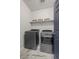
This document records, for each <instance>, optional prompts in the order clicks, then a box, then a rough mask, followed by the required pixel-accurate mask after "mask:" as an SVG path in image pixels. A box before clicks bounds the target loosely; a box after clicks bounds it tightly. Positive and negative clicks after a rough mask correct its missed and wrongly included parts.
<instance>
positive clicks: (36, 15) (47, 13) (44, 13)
mask: <svg viewBox="0 0 79 59" xmlns="http://www.w3.org/2000/svg"><path fill="white" fill-rule="evenodd" d="M32 18H33V19H40V18H42V19H43V18H51V20H53V19H54V10H53V7H52V8H46V9H40V10H37V11H34V12H32Z"/></svg>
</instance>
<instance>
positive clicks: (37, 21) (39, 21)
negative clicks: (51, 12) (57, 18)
mask: <svg viewBox="0 0 79 59" xmlns="http://www.w3.org/2000/svg"><path fill="white" fill-rule="evenodd" d="M49 22H54V20H48V21H32V22H30V23H31V24H33V23H49Z"/></svg>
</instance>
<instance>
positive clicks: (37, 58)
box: [20, 48, 54, 59]
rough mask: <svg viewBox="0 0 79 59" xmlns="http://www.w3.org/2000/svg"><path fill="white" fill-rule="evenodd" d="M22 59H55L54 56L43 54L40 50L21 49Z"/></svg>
mask: <svg viewBox="0 0 79 59" xmlns="http://www.w3.org/2000/svg"><path fill="white" fill-rule="evenodd" d="M20 59H54V55H53V54H48V53H43V52H40V51H38V50H30V49H25V48H23V49H21V51H20Z"/></svg>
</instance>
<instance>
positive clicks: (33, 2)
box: [24, 0, 54, 11]
mask: <svg viewBox="0 0 79 59" xmlns="http://www.w3.org/2000/svg"><path fill="white" fill-rule="evenodd" d="M41 1H42V2H41ZM24 2H25V3H26V4H27V5H28V7H29V8H30V9H31V10H32V11H36V10H39V9H44V8H49V7H53V2H54V0H24Z"/></svg>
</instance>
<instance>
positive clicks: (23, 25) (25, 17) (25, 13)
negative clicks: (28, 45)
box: [20, 0, 31, 48]
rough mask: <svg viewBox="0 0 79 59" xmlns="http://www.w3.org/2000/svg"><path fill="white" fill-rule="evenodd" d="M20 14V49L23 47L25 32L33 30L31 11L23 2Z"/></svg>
mask: <svg viewBox="0 0 79 59" xmlns="http://www.w3.org/2000/svg"><path fill="white" fill-rule="evenodd" d="M20 8H21V9H20V10H21V11H20V12H21V14H20V17H21V18H20V47H21V48H22V47H23V44H24V43H23V40H24V32H25V31H27V30H30V29H31V25H30V23H29V22H30V21H31V11H30V9H29V8H28V6H27V5H26V4H25V3H24V1H23V0H21V7H20Z"/></svg>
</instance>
